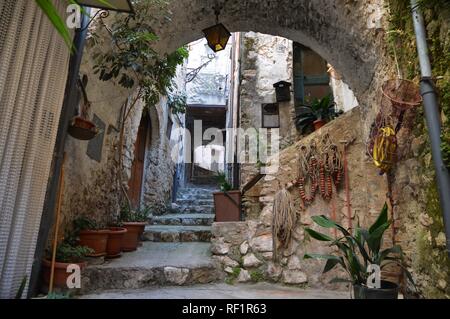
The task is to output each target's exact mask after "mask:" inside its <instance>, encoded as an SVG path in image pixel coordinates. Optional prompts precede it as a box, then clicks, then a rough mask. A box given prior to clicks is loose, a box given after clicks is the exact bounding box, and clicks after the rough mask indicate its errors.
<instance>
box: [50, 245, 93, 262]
mask: <svg viewBox="0 0 450 319" xmlns="http://www.w3.org/2000/svg"><path fill="white" fill-rule="evenodd" d="M91 253H93V250H92V249H90V248H89V247H86V246H79V245H73V244H72V243H70V242H68V241H64V242H62V243H61V244H59V245H58V247H57V248H56V261H57V262H62V263H77V262H81V261H83V260H84V258H85V257H86V255H88V254H91ZM47 259H49V260H50V259H51V253H50V251H48V252H47Z"/></svg>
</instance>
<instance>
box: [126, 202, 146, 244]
mask: <svg viewBox="0 0 450 319" xmlns="http://www.w3.org/2000/svg"><path fill="white" fill-rule="evenodd" d="M149 214H150V209H149V208H148V207H147V208H143V209H135V210H133V209H131V208H130V207H129V206H126V207H124V208H122V210H121V212H120V220H121V222H122V225H123V227H124V228H126V229H127V232H126V233H125V234H124V235H123V240H122V250H123V251H126V252H129V251H134V250H136V249H137V247H138V245H139V239H140V238H141V236H142V233H143V232H144V230H145V226H146V225H147V223H148V216H149Z"/></svg>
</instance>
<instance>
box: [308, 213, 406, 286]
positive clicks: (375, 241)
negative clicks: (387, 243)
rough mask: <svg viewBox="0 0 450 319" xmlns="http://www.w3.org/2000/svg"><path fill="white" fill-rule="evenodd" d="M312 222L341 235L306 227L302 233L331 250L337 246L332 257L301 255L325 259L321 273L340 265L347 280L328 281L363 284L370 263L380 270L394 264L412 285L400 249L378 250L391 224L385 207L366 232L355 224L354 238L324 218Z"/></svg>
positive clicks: (396, 247)
mask: <svg viewBox="0 0 450 319" xmlns="http://www.w3.org/2000/svg"><path fill="white" fill-rule="evenodd" d="M312 220H313V221H314V222H315V223H316V224H317V225H319V226H321V227H324V228H328V229H336V230H337V231H339V232H340V233H341V235H340V236H339V237H338V238H332V237H330V236H328V235H326V234H323V233H319V232H317V231H315V230H313V229H311V228H305V231H306V232H307V233H308V234H309V235H310V236H311V237H312V238H314V239H316V240H319V241H323V242H328V243H329V246H330V247H336V248H337V250H338V252H337V253H336V254H335V255H323V254H309V253H307V254H305V256H304V258H305V259H309V258H315V259H325V260H326V261H327V262H326V264H325V268H324V270H323V273H326V272H329V271H330V270H332V269H333V268H335V266H337V265H339V266H341V268H342V269H344V270H345V272H346V273H347V275H348V278H334V279H333V280H332V281H331V282H333V283H335V282H348V283H352V284H354V285H366V283H367V278H368V277H369V276H370V275H371V273H369V272H368V271H367V267H368V266H369V265H370V264H372V265H378V266H380V268H381V269H383V268H385V267H386V266H388V265H397V266H399V267H400V268H401V269H402V271H403V272H404V273H405V275H406V276H407V278H408V279H409V280H410V281H411V283H412V284H413V285H414V282H413V279H412V276H411V274H410V273H409V272H408V270H407V269H406V265H405V263H404V259H403V252H402V249H401V247H400V246H398V245H394V246H392V247H390V248H386V249H381V247H382V244H383V235H384V233H385V231H386V230H387V229H388V228H389V226H390V225H391V223H392V221H390V220H388V207H387V204H385V205H384V207H383V209H382V210H381V213H380V215H379V216H378V218H377V220H376V221H375V222H374V223H373V224H372V225H371V226H370V227H369V229H364V228H361V227H360V226H359V225H358V226H357V227H356V229H355V231H354V234H353V235H352V234H351V233H350V232H349V231H348V230H346V229H345V228H344V227H343V226H341V225H339V224H338V223H336V222H334V221H333V220H331V219H329V218H328V217H326V216H323V215H322V216H313V217H312Z"/></svg>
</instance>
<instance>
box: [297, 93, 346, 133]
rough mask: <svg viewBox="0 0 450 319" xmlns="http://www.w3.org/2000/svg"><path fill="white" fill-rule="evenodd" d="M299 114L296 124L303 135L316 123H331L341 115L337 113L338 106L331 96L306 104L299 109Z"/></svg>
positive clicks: (315, 99)
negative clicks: (318, 121) (320, 121)
mask: <svg viewBox="0 0 450 319" xmlns="http://www.w3.org/2000/svg"><path fill="white" fill-rule="evenodd" d="M297 112H298V114H297V116H296V118H295V123H296V124H297V127H298V129H299V130H300V131H301V132H302V133H305V132H306V131H307V129H308V128H311V127H312V124H313V123H314V121H316V120H323V121H325V122H329V121H331V120H332V119H334V118H336V117H337V116H339V114H340V112H338V111H336V104H335V103H334V101H333V97H332V95H331V94H328V95H326V96H325V97H323V98H321V99H318V98H314V99H313V101H312V102H311V104H310V105H308V104H304V105H302V106H300V107H298V108H297Z"/></svg>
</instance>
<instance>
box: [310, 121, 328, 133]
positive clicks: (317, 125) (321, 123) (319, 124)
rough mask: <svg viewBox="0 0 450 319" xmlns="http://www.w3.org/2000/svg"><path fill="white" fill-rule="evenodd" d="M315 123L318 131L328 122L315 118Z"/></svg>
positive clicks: (315, 128)
mask: <svg viewBox="0 0 450 319" xmlns="http://www.w3.org/2000/svg"><path fill="white" fill-rule="evenodd" d="M313 124H314V130H315V131H317V130H319V129H320V128H321V127H322V126H324V125H325V124H326V122H325V121H324V120H315V121H314V122H313Z"/></svg>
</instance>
